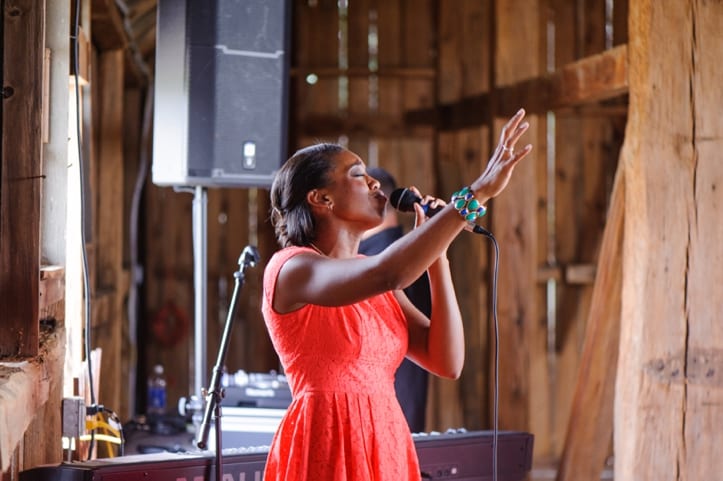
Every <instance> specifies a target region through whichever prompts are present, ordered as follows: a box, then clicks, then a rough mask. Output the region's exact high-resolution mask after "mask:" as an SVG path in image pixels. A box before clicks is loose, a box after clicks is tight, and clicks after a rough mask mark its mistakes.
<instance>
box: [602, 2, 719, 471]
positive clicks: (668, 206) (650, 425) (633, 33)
mask: <svg viewBox="0 0 723 481" xmlns="http://www.w3.org/2000/svg"><path fill="white" fill-rule="evenodd" d="M722 18H723V2H711V1H708V0H689V1H686V2H665V3H663V2H660V1H658V0H634V1H631V2H630V15H629V23H628V25H629V26H630V31H629V34H630V41H629V49H630V50H629V55H630V115H629V118H628V123H627V127H626V133H625V146H624V149H623V150H624V151H625V152H627V154H626V155H625V156H624V159H625V162H626V168H625V192H626V195H625V231H626V235H625V241H624V251H623V289H622V290H623V298H622V315H621V330H620V354H619V355H620V362H619V363H618V378H617V382H616V386H615V389H616V392H615V406H614V408H615V426H614V429H615V446H614V447H615V480H616V481H628V480H642V479H646V480H648V479H650V480H653V479H673V478H674V479H681V480H683V479H686V480H688V479H689V480H702V479H720V477H721V472H723V456H721V455H720V446H721V445H722V444H723V430H721V426H723V409H721V406H723V322H721V313H723V295H721V286H723V255H721V239H723V223H722V222H721V206H722V205H723V189H721V185H723V162H721V152H723V119H722V118H721V105H723V90H722V89H721V88H720V83H721V74H722V73H723V65H722V63H721V56H722V55H723V44H722V43H721V29H720V26H721V19H722Z"/></svg>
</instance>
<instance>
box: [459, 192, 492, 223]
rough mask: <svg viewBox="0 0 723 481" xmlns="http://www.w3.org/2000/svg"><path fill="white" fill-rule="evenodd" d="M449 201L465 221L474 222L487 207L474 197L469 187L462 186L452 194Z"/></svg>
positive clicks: (484, 212)
mask: <svg viewBox="0 0 723 481" xmlns="http://www.w3.org/2000/svg"><path fill="white" fill-rule="evenodd" d="M451 202H452V205H454V208H455V209H457V212H459V215H461V216H462V218H464V220H466V221H467V222H474V221H476V220H477V219H479V218H480V217H482V216H484V215H485V214H486V213H487V208H486V207H485V206H483V205H482V204H480V203H479V201H478V200H477V199H475V198H474V193H473V192H472V189H470V188H469V187H464V188H462V189H461V190H459V191H457V192H455V193H454V194H452V201H451Z"/></svg>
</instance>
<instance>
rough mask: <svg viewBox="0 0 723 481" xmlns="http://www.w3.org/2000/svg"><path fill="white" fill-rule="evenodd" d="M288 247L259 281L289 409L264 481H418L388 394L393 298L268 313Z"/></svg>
mask: <svg viewBox="0 0 723 481" xmlns="http://www.w3.org/2000/svg"><path fill="white" fill-rule="evenodd" d="M306 251H311V252H314V251H313V250H312V249H310V248H306V247H287V248H285V249H282V250H280V251H278V252H277V253H276V254H274V256H272V258H271V259H270V260H269V263H268V265H267V266H266V270H265V272H264V281H263V300H262V312H263V315H264V320H265V322H266V326H267V328H268V331H269V334H270V336H271V340H272V342H273V345H274V348H275V349H276V352H277V353H278V355H279V358H280V360H281V363H282V365H283V366H284V371H285V374H286V376H287V379H288V381H289V386H290V388H291V392H292V395H293V400H292V402H291V405H290V406H289V408H288V410H287V412H286V415H285V416H284V419H283V420H282V421H281V424H280V426H279V428H278V430H277V432H276V434H275V435H274V439H273V441H272V443H271V448H270V450H269V454H268V459H267V462H266V470H265V473H264V480H265V481H282V480H283V481H352V480H359V481H412V480H414V481H419V480H420V478H421V476H420V471H419V462H418V460H417V454H416V451H415V449H414V442H413V441H412V436H411V434H410V432H409V428H408V426H407V422H406V420H405V418H404V414H403V413H402V410H401V408H400V406H399V402H398V401H397V398H396V395H395V392H394V373H395V371H396V369H397V367H398V366H399V364H400V363H401V361H402V359H403V358H404V354H405V353H406V350H407V327H406V320H405V318H404V316H403V313H402V310H401V308H400V307H399V304H398V303H397V300H396V299H395V298H394V295H393V294H392V293H391V292H386V293H384V294H381V295H379V296H374V297H372V298H369V299H366V300H364V301H361V302H358V303H356V304H352V305H348V306H342V307H324V306H317V305H306V306H304V307H303V308H301V309H299V310H297V311H294V312H290V313H287V314H279V313H277V312H275V311H274V310H273V308H272V307H271V306H272V302H271V301H272V298H273V292H274V288H275V285H276V279H277V277H278V274H279V270H280V269H281V267H282V266H283V264H284V263H285V262H286V261H287V260H288V259H289V258H290V257H292V256H294V255H296V254H299V253H301V252H306Z"/></svg>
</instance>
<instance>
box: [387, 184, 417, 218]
mask: <svg viewBox="0 0 723 481" xmlns="http://www.w3.org/2000/svg"><path fill="white" fill-rule="evenodd" d="M416 200H417V196H416V195H415V194H414V192H412V191H410V190H409V189H407V188H399V189H395V190H393V191H392V193H391V194H389V203H390V204H391V205H392V207H394V208H395V209H397V210H399V211H402V212H411V211H413V210H414V202H415V201H416Z"/></svg>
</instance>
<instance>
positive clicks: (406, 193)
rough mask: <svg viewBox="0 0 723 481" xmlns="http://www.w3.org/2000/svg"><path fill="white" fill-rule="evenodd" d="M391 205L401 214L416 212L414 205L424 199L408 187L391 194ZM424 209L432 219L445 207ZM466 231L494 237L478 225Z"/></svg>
mask: <svg viewBox="0 0 723 481" xmlns="http://www.w3.org/2000/svg"><path fill="white" fill-rule="evenodd" d="M389 203H390V204H391V205H392V207H394V208H395V209H397V210H398V211H400V212H414V204H420V205H421V203H422V198H421V197H419V196H418V195H417V194H415V193H414V192H412V191H411V190H409V189H407V188H406V187H401V188H399V189H394V190H393V191H392V193H391V194H389ZM422 209H423V210H424V214H425V215H426V216H427V217H432V216H434V215H435V214H437V213H438V212H439V211H441V210H442V209H444V206H437V207H430V206H429V205H422ZM465 230H469V231H472V232H474V233H475V234H482V235H484V236H487V237H492V233H491V232H489V231H488V230H487V229H485V228H483V227H480V226H478V225H477V224H469V225H468V226H467V227H465Z"/></svg>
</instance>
